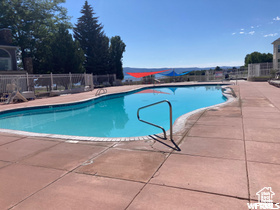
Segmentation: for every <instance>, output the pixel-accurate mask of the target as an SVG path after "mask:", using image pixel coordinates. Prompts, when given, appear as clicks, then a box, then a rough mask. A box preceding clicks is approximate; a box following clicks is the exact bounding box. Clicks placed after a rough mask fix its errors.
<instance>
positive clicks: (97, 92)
mask: <svg viewBox="0 0 280 210" xmlns="http://www.w3.org/2000/svg"><path fill="white" fill-rule="evenodd" d="M101 91H103V93H102V94H106V93H107V89H105V88H100V89H98V90H97V91H96V93H95V96H98V95H101Z"/></svg>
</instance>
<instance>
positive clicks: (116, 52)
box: [109, 36, 126, 80]
mask: <svg viewBox="0 0 280 210" xmlns="http://www.w3.org/2000/svg"><path fill="white" fill-rule="evenodd" d="M110 41H111V43H110V49H109V53H110V67H111V70H112V73H114V74H116V77H117V79H120V80H122V79H123V78H124V75H123V66H122V58H123V53H124V52H125V47H126V45H125V44H124V42H123V41H122V40H121V37H119V36H114V37H112V38H111V40H110Z"/></svg>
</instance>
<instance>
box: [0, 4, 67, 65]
mask: <svg viewBox="0 0 280 210" xmlns="http://www.w3.org/2000/svg"><path fill="white" fill-rule="evenodd" d="M64 2H65V0H55V1H53V0H44V1H38V0H1V1H0V28H9V29H11V30H12V34H13V40H14V44H15V45H17V46H19V47H20V51H21V56H22V61H23V62H24V58H25V57H32V58H35V59H36V58H38V56H44V55H43V54H42V53H41V52H40V49H42V48H44V49H45V50H46V51H45V55H46V56H47V53H48V50H49V46H48V45H47V44H49V35H51V34H53V33H54V32H55V31H56V30H57V24H58V23H63V24H65V25H68V26H69V27H70V23H69V22H68V20H69V19H68V17H67V15H66V14H67V10H66V9H65V8H64V7H62V6H61V5H60V4H61V3H64ZM40 59H42V60H44V59H45V60H47V58H40Z"/></svg>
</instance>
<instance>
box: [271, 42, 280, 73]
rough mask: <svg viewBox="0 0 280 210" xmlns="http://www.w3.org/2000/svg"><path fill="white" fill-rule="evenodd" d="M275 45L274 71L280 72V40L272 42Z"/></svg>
mask: <svg viewBox="0 0 280 210" xmlns="http://www.w3.org/2000/svg"><path fill="white" fill-rule="evenodd" d="M272 44H273V69H277V70H280V38H279V39H277V40H275V41H274V42H272Z"/></svg>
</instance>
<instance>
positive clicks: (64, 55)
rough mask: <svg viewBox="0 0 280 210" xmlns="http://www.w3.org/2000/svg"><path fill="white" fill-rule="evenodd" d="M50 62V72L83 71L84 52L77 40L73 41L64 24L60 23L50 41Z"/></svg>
mask: <svg viewBox="0 0 280 210" xmlns="http://www.w3.org/2000/svg"><path fill="white" fill-rule="evenodd" d="M50 46H51V63H52V72H53V73H58V74H64V73H69V72H71V73H82V72H84V68H83V62H84V60H85V57H84V52H83V50H82V49H81V47H80V44H79V42H78V41H74V40H73V38H72V35H71V34H70V33H69V31H68V29H67V27H66V26H65V25H63V24H62V25H60V27H59V30H58V32H57V33H56V34H54V36H53V39H52V41H51V44H50Z"/></svg>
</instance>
